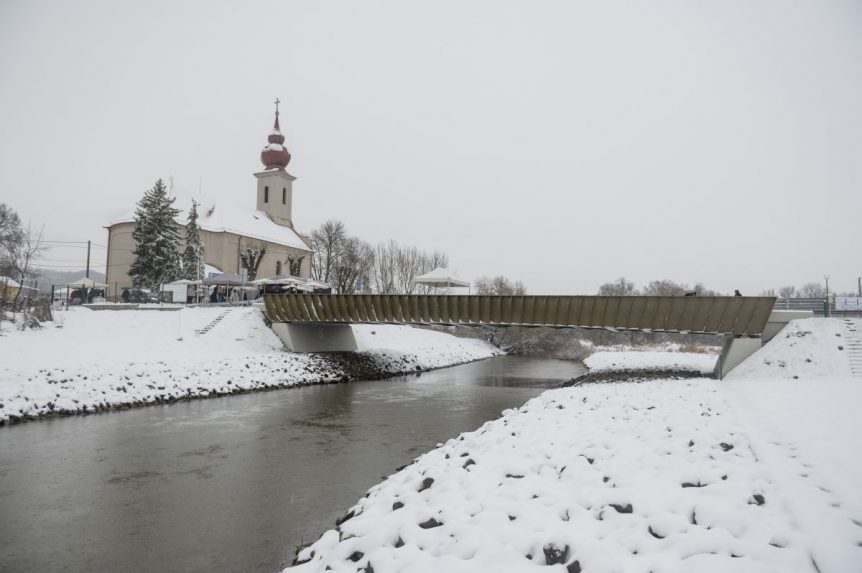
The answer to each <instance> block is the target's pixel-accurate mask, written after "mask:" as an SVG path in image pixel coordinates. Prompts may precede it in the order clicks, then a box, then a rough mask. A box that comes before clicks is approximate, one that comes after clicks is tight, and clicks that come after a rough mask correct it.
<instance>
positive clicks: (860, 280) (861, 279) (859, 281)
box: [856, 277, 862, 296]
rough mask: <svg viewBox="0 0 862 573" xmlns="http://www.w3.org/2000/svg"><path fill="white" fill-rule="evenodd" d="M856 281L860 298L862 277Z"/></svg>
mask: <svg viewBox="0 0 862 573" xmlns="http://www.w3.org/2000/svg"><path fill="white" fill-rule="evenodd" d="M856 281H857V282H858V283H859V296H862V277H859V278H857V279H856Z"/></svg>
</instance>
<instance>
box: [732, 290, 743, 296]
mask: <svg viewBox="0 0 862 573" xmlns="http://www.w3.org/2000/svg"><path fill="white" fill-rule="evenodd" d="M733 296H742V293H741V292H739V289H736V290H735V291H733Z"/></svg>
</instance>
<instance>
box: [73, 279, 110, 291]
mask: <svg viewBox="0 0 862 573" xmlns="http://www.w3.org/2000/svg"><path fill="white" fill-rule="evenodd" d="M65 287H69V288H82V287H83V288H102V289H104V288H108V285H106V284H105V283H97V282H96V281H94V280H93V279H88V278H87V277H81V278H79V279H78V280H76V281H71V282H70V283H69V284H67V285H64V287H63V288H65Z"/></svg>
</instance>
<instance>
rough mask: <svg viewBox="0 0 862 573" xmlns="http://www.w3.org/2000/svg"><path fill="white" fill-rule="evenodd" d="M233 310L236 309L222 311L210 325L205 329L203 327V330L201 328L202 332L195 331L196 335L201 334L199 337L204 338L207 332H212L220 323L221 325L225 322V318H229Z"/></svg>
mask: <svg viewBox="0 0 862 573" xmlns="http://www.w3.org/2000/svg"><path fill="white" fill-rule="evenodd" d="M233 310H234V309H232V308H226V309H224V310H223V311H221V312H220V313H219V315H218V316H217V317H215V318H214V319H212V320H211V321H210V322H209V324H207V325H206V326H204V327H203V328H201V329H200V330H196V331H195V334H199V335H201V336H203V335H204V334H206V333H207V332H209V331H210V330H212V329H213V328H215V327H216V326H218V325H219V323H220V322H221V321H222V320H224V319H225V317H227V315H228V314H230V313H231V312H232V311H233Z"/></svg>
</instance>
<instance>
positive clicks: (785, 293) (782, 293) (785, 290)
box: [778, 285, 796, 298]
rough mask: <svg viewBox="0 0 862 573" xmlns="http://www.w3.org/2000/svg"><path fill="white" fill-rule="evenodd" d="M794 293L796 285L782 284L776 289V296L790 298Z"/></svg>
mask: <svg viewBox="0 0 862 573" xmlns="http://www.w3.org/2000/svg"><path fill="white" fill-rule="evenodd" d="M795 294H796V287H795V286H793V285H790V286H783V287H781V288H780V289H778V296H779V297H781V298H792V297H793V296H794V295H795Z"/></svg>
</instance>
